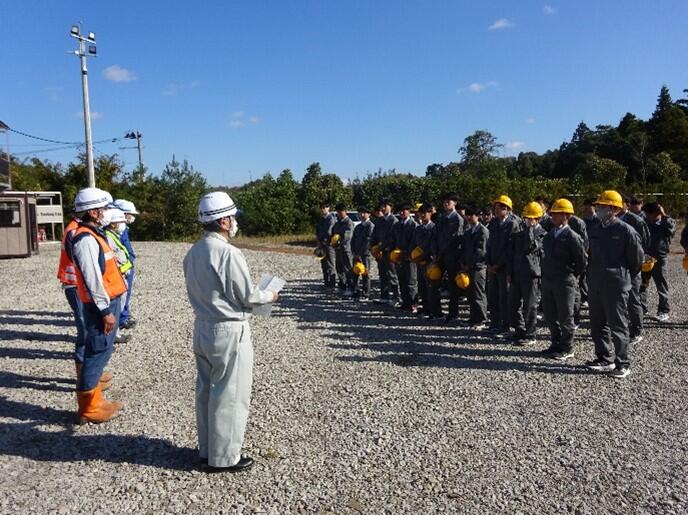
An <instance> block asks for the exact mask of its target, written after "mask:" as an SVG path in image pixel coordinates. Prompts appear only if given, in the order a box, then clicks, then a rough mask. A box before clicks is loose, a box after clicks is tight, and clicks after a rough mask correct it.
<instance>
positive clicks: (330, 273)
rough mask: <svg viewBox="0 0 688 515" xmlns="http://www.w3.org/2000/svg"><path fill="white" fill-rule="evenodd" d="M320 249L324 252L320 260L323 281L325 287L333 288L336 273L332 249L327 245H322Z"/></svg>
mask: <svg viewBox="0 0 688 515" xmlns="http://www.w3.org/2000/svg"><path fill="white" fill-rule="evenodd" d="M322 249H323V252H324V253H325V257H324V258H322V259H321V260H320V266H321V268H322V273H323V283H324V285H325V287H327V288H334V287H335V284H336V275H335V273H334V260H335V257H334V249H333V248H332V247H330V246H329V245H323V246H322Z"/></svg>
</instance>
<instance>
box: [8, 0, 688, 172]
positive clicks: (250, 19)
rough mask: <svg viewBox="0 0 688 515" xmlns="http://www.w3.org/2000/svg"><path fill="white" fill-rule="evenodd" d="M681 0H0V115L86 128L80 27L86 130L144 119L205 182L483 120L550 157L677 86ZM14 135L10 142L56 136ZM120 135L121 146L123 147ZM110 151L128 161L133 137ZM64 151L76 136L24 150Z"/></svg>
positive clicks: (384, 149)
mask: <svg viewBox="0 0 688 515" xmlns="http://www.w3.org/2000/svg"><path fill="white" fill-rule="evenodd" d="M686 20H688V2H686V1H685V0H666V1H662V0H657V1H655V2H649V1H643V0H626V1H621V0H618V1H616V0H614V1H612V0H610V1H600V0H597V1H590V0H579V1H558V2H557V1H551V2H548V1H530V0H519V1H513V0H511V1H506V0H503V1H497V0H495V1H486V2H475V1H471V2H468V1H459V0H456V1H439V0H438V1H432V0H428V1H410V0H407V1H398V2H391V1H389V2H388V1H373V0H369V1H358V0H350V1H346V2H344V1H325V0H322V1H306V0H302V1H271V2H268V1H254V2H249V1H246V2H228V1H222V2H221V1H207V2H193V3H192V2H177V1H164V2H163V1H147V2H141V1H136V2H133V1H125V0H120V1H118V2H114V3H113V2H83V1H78V2H77V1H68V0H65V1H60V2H54V1H48V0H45V1H31V0H0V56H2V63H3V66H2V68H3V69H4V72H5V73H3V74H2V75H1V76H2V77H3V80H2V81H0V120H2V121H4V122H5V123H7V124H8V125H9V126H10V127H12V128H15V129H18V130H21V131H24V132H28V133H31V134H35V135H38V136H43V137H47V138H51V139H57V140H61V141H79V140H82V139H83V121H82V119H81V118H80V113H81V87H80V75H79V65H78V60H77V58H76V57H74V56H70V55H68V54H67V51H68V50H73V49H74V48H75V41H74V40H73V39H71V38H70V37H69V36H68V31H69V27H70V26H71V24H72V23H73V22H75V21H82V22H83V30H84V31H94V32H95V33H96V37H97V41H98V53H99V56H98V58H96V59H90V60H89V77H90V89H91V110H92V111H93V112H94V113H96V114H95V115H94V118H95V119H94V122H93V137H94V139H95V140H101V139H105V138H110V137H116V136H122V135H123V134H124V133H125V132H126V131H129V130H131V129H139V130H140V131H141V132H142V134H143V142H144V145H145V149H144V161H145V163H146V165H147V166H148V167H149V169H150V170H151V171H152V172H153V173H159V172H160V171H161V170H162V168H163V167H164V164H165V163H166V162H167V161H169V160H170V158H171V156H172V154H173V153H174V154H176V156H177V158H179V159H183V158H186V159H188V160H189V161H190V162H191V164H193V165H194V166H195V167H196V168H197V169H198V170H200V171H202V172H203V173H205V174H206V176H207V178H208V180H209V182H210V183H211V184H214V185H218V184H228V185H238V184H242V183H244V182H246V181H248V180H249V179H250V178H251V177H252V178H254V179H255V178H257V177H259V176H261V175H263V174H264V173H266V172H272V173H275V174H276V173H279V172H280V171H281V170H282V169H284V168H290V169H291V170H292V171H293V172H294V175H295V176H296V177H297V178H300V177H301V176H302V175H303V172H304V169H305V168H306V167H307V166H308V164H309V163H311V162H313V161H320V163H321V165H322V167H323V169H324V170H325V171H327V172H335V173H338V174H339V175H340V176H342V177H343V178H354V177H356V176H357V175H358V176H364V175H365V174H366V173H367V172H369V171H370V172H375V171H377V170H378V168H382V169H385V170H386V169H390V168H396V169H397V170H401V171H407V172H412V173H416V174H422V173H424V170H425V167H426V166H427V165H428V164H430V163H433V162H444V163H446V162H449V161H451V160H455V159H456V158H457V154H456V151H457V149H458V147H459V146H460V145H461V143H462V141H463V138H465V137H466V136H467V135H469V134H471V133H472V132H473V131H474V130H476V129H487V130H489V131H491V132H492V133H493V134H495V135H496V136H497V138H498V139H499V141H500V142H501V143H503V144H504V145H505V148H504V153H505V154H509V155H515V154H517V153H518V152H519V151H524V150H534V151H537V152H542V151H545V150H547V149H549V148H555V147H558V146H559V145H560V144H561V142H562V141H564V140H567V139H569V138H570V136H571V134H572V133H573V130H574V128H575V126H576V125H577V124H578V122H579V121H581V120H583V121H585V122H586V123H587V124H588V125H590V126H594V125H596V124H600V123H610V124H615V123H617V122H618V120H619V119H620V118H621V117H622V116H623V115H624V114H625V113H626V112H627V111H631V112H633V113H635V114H637V115H639V116H641V117H643V118H646V117H648V116H649V115H650V114H651V113H652V111H653V109H654V105H655V101H656V97H657V94H658V92H659V89H660V87H661V85H662V84H667V85H668V86H669V87H670V89H671V91H672V94H673V95H674V97H678V96H681V90H683V89H684V88H688V67H686V61H685V52H686V50H687V49H688V31H687V30H686V29H685V25H686ZM38 144H39V143H38V142H36V141H31V140H28V139H26V138H23V137H19V136H17V135H11V139H10V145H11V151H12V152H17V153H19V152H30V151H33V150H39V149H42V148H50V147H53V146H54V145H51V144H40V146H36V145H38ZM124 145H126V146H131V142H127V143H126V144H125V143H121V144H120V146H124ZM97 151H99V152H106V153H111V152H119V153H120V155H121V156H122V158H123V160H124V161H125V163H126V165H127V167H129V168H131V167H133V166H135V165H136V151H135V150H120V149H118V144H101V145H98V146H97ZM39 155H40V157H42V158H49V159H51V160H53V161H62V162H68V161H69V160H71V159H72V158H73V157H74V151H73V150H66V151H65V150H61V151H54V152H45V153H41V154H39Z"/></svg>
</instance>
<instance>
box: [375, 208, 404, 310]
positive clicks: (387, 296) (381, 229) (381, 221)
mask: <svg viewBox="0 0 688 515" xmlns="http://www.w3.org/2000/svg"><path fill="white" fill-rule="evenodd" d="M398 222H399V221H398V220H397V218H396V216H394V215H393V214H391V213H390V214H388V215H387V216H383V217H380V218H378V219H377V221H376V222H375V229H374V230H373V245H375V244H378V243H379V244H380V248H381V249H382V258H381V259H380V261H378V264H377V266H378V273H379V274H380V298H381V299H383V300H394V299H396V298H398V297H399V279H398V278H397V271H396V267H395V266H394V265H393V264H392V263H390V262H389V252H390V251H391V250H393V248H394V247H393V245H394V234H393V233H394V226H395V225H396V224H397V223H398Z"/></svg>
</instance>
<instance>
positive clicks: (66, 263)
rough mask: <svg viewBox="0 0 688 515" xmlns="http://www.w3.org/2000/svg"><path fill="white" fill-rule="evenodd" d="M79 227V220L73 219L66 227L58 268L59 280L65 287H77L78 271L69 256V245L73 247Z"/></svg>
mask: <svg viewBox="0 0 688 515" xmlns="http://www.w3.org/2000/svg"><path fill="white" fill-rule="evenodd" d="M78 227H79V222H78V220H76V219H75V218H74V219H72V221H71V222H69V224H67V227H65V232H64V235H63V236H62V250H61V251H60V265H59V267H58V268H57V278H58V279H59V280H60V282H61V283H62V284H64V285H65V286H76V270H75V269H74V263H73V262H72V258H70V257H69V254H67V243H69V244H70V245H71V243H72V239H73V238H74V232H75V231H76V230H77V228H78Z"/></svg>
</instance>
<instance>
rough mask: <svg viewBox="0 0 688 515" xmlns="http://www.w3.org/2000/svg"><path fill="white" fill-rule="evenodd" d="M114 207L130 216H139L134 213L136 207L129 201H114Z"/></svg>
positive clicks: (119, 199)
mask: <svg viewBox="0 0 688 515" xmlns="http://www.w3.org/2000/svg"><path fill="white" fill-rule="evenodd" d="M115 206H117V207H118V208H119V209H121V210H122V211H124V212H125V213H128V214H130V215H138V214H139V212H138V211H136V206H135V205H134V203H133V202H132V201H131V200H124V199H123V198H118V199H117V200H115Z"/></svg>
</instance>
